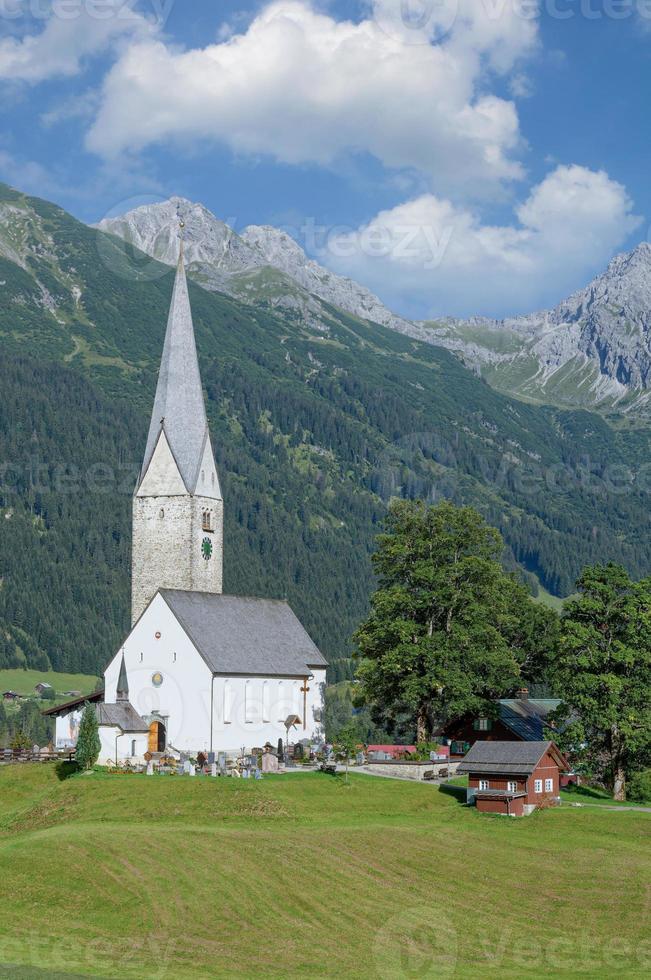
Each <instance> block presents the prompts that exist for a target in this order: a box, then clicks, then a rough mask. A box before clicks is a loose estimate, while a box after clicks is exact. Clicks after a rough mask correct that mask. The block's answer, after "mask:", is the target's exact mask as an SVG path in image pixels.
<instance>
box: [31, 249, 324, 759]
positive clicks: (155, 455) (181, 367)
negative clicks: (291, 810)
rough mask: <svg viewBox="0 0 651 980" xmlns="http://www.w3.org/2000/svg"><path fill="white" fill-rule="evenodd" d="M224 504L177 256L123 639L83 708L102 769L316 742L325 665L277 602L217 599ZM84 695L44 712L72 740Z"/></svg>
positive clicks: (139, 489) (138, 495)
mask: <svg viewBox="0 0 651 980" xmlns="http://www.w3.org/2000/svg"><path fill="white" fill-rule="evenodd" d="M223 523H224V501H223V498H222V492H221V486H220V481H219V475H218V472H217V466H216V463H215V457H214V453H213V448H212V443H211V438H210V432H209V428H208V419H207V415H206V409H205V404H204V395H203V389H202V385H201V377H200V373H199V362H198V358H197V351H196V345H195V337H194V328H193V323H192V313H191V309H190V299H189V295H188V286H187V281H186V275H185V268H184V261H183V248H182V244H181V252H180V256H179V262H178V266H177V270H176V279H175V283H174V290H173V294H172V301H171V307H170V312H169V318H168V323H167V332H166V336H165V342H164V347H163V355H162V361H161V365H160V371H159V376H158V384H157V389H156V395H155V400H154V408H153V413H152V417H151V422H150V426H149V434H148V438H147V444H146V448H145V455H144V459H143V464H142V469H141V472H140V476H139V479H138V483H137V486H136V489H135V493H134V498H133V548H132V569H131V573H132V574H131V577H132V595H131V609H132V628H131V631H130V633H129V635H128V636H127V637H126V639H125V641H124V643H123V645H122V646H121V648H120V649H119V650H118V651H117V652H116V654H115V656H114V657H113V659H112V660H111V662H110V663H109V665H108V666H107V668H106V671H105V673H104V694H103V697H102V698H101V701H100V700H98V699H93V700H95V705H96V713H97V717H98V721H99V725H100V738H101V741H102V751H101V754H100V762H103V761H105V760H106V759H118V760H120V759H127V758H132V759H137V760H141V759H142V757H143V755H144V754H145V752H152V753H153V752H161V753H163V752H166V751H167V752H186V753H197V752H200V751H202V752H206V753H210V752H217V751H225V752H240V751H241V750H242V749H243V748H244V749H246V750H247V751H250V750H251V749H252V748H253V747H259V746H262V745H264V744H265V742H267V741H268V742H270V743H271V744H273V745H276V744H277V743H278V740H279V738H282V739H283V740H284V739H285V738H286V737H287V729H286V727H285V722H286V720H287V719H288V717H289V716H292V715H294V716H297V717H298V719H299V721H298V724H297V725H296V728H295V729H294V730H293V735H294V737H295V738H296V739H297V740H304V739H308V740H313V739H318V738H319V737H320V736H321V734H322V728H321V717H322V711H323V690H324V686H325V680H326V667H327V663H326V660H325V659H324V657H323V655H322V654H321V653H320V651H319V650H318V648H317V647H316V645H315V643H314V642H313V641H312V639H311V638H310V636H309V635H308V634H307V632H306V630H305V629H304V627H303V626H302V625H301V623H300V622H299V620H298V619H297V617H296V615H295V614H294V612H293V611H292V609H291V608H290V606H289V605H288V603H287V602H286V601H284V600H278V599H265V598H254V597H248V596H233V595H224V594H223V592H222V582H223V554H224V534H223ZM88 700H89V699H88V698H80V699H76V700H75V701H72V702H68V703H67V704H65V705H60V706H59V707H58V708H53V709H51V710H50V711H49V712H46V714H49V715H53V716H55V717H56V719H57V722H56V744H57V747H59V748H68V747H70V746H71V743H74V742H75V741H76V734H77V730H78V725H79V719H80V716H81V710H82V708H83V704H84V703H85V702H86V701H88Z"/></svg>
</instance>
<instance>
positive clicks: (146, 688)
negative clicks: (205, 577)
mask: <svg viewBox="0 0 651 980" xmlns="http://www.w3.org/2000/svg"><path fill="white" fill-rule="evenodd" d="M158 633H159V634H160V637H159V638H158V637H157V635H156V634H158ZM123 649H124V657H125V663H126V668H127V675H128V680H129V700H130V702H131V704H132V705H133V706H134V708H135V709H136V711H137V712H138V713H139V714H140V715H142V716H143V717H144V718H145V719H146V720H151V719H152V718H156V717H160V718H161V720H162V721H163V722H164V723H165V724H166V728H167V740H168V744H171V745H172V746H173V747H174V748H175V749H178V750H180V751H189V752H197V751H200V750H204V751H209V750H210V748H211V727H212V749H213V751H216V752H217V751H236V750H239V749H240V748H242V746H244V747H245V748H247V749H250V748H252V747H254V746H261V745H264V743H265V742H266V741H269V742H271V743H272V745H274V746H275V745H276V743H277V741H278V739H279V738H280V737H282V738H283V741H284V740H285V737H286V732H285V726H284V724H283V722H284V720H285V718H286V717H287V715H289V714H297V715H299V716H300V717H301V719H302V718H303V694H302V693H301V691H300V687H301V686H302V685H303V680H302V679H301V678H290V677H285V678H272V677H269V678H266V679H265V678H261V677H249V678H246V677H228V678H226V677H222V676H218V677H216V678H215V679H214V681H213V675H212V673H211V671H210V669H209V668H208V667H207V666H206V664H205V662H204V660H203V659H202V658H201V656H200V655H199V653H198V652H197V651H196V649H195V648H194V646H193V645H192V643H191V642H190V640H189V639H188V637H187V635H186V634H185V632H184V631H183V629H182V628H181V626H180V625H179V623H178V622H177V621H176V619H175V617H174V616H173V615H172V612H171V610H170V608H169V606H168V605H167V603H166V602H165V601H164V599H162V597H161V596H157V597H156V598H155V600H154V601H153V602H152V604H151V605H150V606H149V608H148V609H147V611H146V612H145V614H144V615H143V616H142V618H141V619H140V621H139V622H138V623H137V624H136V626H135V628H134V629H133V631H132V632H131V634H130V636H129V637H128V639H127V640H126V642H125V644H124V648H123ZM121 655H122V649H121V650H119V651H118V652H117V654H116V656H115V657H114V659H113V660H112V661H111V663H110V665H109V667H108V668H107V670H106V673H105V683H106V695H105V696H106V701H107V702H114V701H115V695H116V686H117V679H118V673H119V670H120V661H121ZM156 673H160V674H161V675H162V677H163V683H162V684H161V685H160V687H155V686H154V684H153V681H152V678H153V676H154V674H156ZM314 675H315V676H314V679H313V680H312V681H310V682H309V683H308V686H309V688H310V690H309V693H308V695H307V717H306V727H305V728H303V725H302V724H301V725H300V726H299V728H297V729H294V730H293V731H292V732H291V733H290V742H295V741H298V740H300V739H302V738H312V737H314V736H317V735H318V733H319V732H320V730H321V724H320V722H318V721H317V720H316V719H315V717H314V716H315V712H318V710H320V709H322V684H323V683H325V670H324V669H323V668H321V669H320V670H318V671H316V670H315V671H314ZM265 680H266V684H267V686H266V688H265V687H264V682H265ZM211 704H212V726H211ZM155 712H158V715H156V714H155Z"/></svg>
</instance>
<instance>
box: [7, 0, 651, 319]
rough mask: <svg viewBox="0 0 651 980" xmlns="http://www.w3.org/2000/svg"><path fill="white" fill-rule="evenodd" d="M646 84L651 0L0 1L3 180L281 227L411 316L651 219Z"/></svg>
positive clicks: (581, 279)
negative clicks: (174, 202)
mask: <svg viewBox="0 0 651 980" xmlns="http://www.w3.org/2000/svg"><path fill="white" fill-rule="evenodd" d="M650 97H651V0H360V2H357V0H348V2H346V3H344V2H338V0H332V2H329V0H321V2H316V0H274V2H271V3H263V2H260V3H250V2H248V0H222V2H220V3H217V2H214V0H212V2H210V0H0V180H4V181H6V182H8V183H10V184H12V185H13V186H14V187H17V188H18V189H20V190H23V191H26V192H28V193H31V194H36V195H39V196H41V197H45V198H47V199H49V200H52V201H55V202H56V203H58V204H60V205H61V206H62V207H64V208H66V209H67V210H68V211H70V212H71V213H72V214H74V215H75V216H76V217H78V218H80V219H81V220H83V221H87V222H95V221H98V220H100V219H101V218H103V217H105V216H107V215H115V214H120V213H124V212H125V211H128V210H130V209H131V208H133V207H135V206H137V205H139V204H142V203H154V202H156V201H160V200H164V199H165V198H167V197H169V196H171V195H174V194H175V195H180V196H182V197H187V198H189V199H190V200H192V201H199V202H201V203H202V204H204V205H205V206H206V207H207V208H209V209H210V210H211V211H213V212H214V213H215V214H216V215H217V216H218V217H220V218H222V219H223V220H225V221H227V223H228V224H230V225H231V226H232V227H234V228H235V230H236V231H237V230H242V229H243V228H245V227H246V226H247V225H249V224H272V225H276V226H280V227H283V228H284V229H285V230H286V231H288V232H289V233H290V234H291V235H292V236H293V237H294V238H296V240H297V241H298V242H299V244H301V245H302V246H303V247H304V248H305V249H306V251H307V253H308V254H309V255H310V256H311V257H313V258H316V259H317V260H318V261H319V262H321V263H322V264H323V265H326V266H327V267H329V268H330V269H332V270H333V271H335V272H337V273H339V274H342V275H349V276H351V277H352V278H354V279H356V280H358V281H359V282H362V283H363V284H364V285H366V286H368V287H369V288H370V289H372V290H373V291H374V292H375V293H377V295H378V296H380V298H381V299H382V300H383V301H384V302H385V303H386V304H387V305H388V306H389V307H390V308H391V309H393V310H395V311H396V312H398V313H401V314H403V315H404V316H409V317H413V318H418V319H426V318H428V317H431V316H437V315H443V314H448V315H455V316H470V315H475V314H480V315H489V316H509V315H514V314H519V313H527V312H532V311H534V310H538V309H543V308H547V307H549V306H553V305H555V304H556V303H557V302H559V301H560V300H561V299H563V298H565V297H566V296H567V295H569V294H570V293H571V292H572V291H574V290H575V289H578V288H581V287H583V286H585V285H586V284H587V283H588V281H589V280H590V279H591V278H592V277H593V276H594V275H595V274H598V273H600V272H601V271H603V270H604V268H605V267H606V265H607V263H608V261H609V260H610V259H611V258H612V256H613V255H615V254H617V253H618V252H621V251H623V250H625V249H629V248H632V247H634V246H635V245H636V244H637V243H639V242H640V241H646V240H647V239H648V238H649V223H650V221H651V183H650V182H649V180H648V174H649V171H650V164H651V149H650V143H651V140H650V137H651V125H650V123H649V109H648V106H649V100H650Z"/></svg>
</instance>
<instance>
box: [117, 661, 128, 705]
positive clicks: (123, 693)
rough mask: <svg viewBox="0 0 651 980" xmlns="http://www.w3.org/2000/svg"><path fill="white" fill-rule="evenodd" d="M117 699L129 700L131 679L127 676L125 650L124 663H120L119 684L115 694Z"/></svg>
mask: <svg viewBox="0 0 651 980" xmlns="http://www.w3.org/2000/svg"><path fill="white" fill-rule="evenodd" d="M115 700H116V701H128V700H129V680H128V678H127V665H126V664H125V662H124V651H123V653H122V663H121V664H120V674H119V676H118V686H117V691H116V696H115Z"/></svg>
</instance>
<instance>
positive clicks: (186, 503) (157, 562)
mask: <svg viewBox="0 0 651 980" xmlns="http://www.w3.org/2000/svg"><path fill="white" fill-rule="evenodd" d="M181 228H183V223H182V222H181ZM223 508H224V505H223V501H222V495H221V490H220V486H219V476H218V474H217V467H216V465H215V457H214V454H213V449H212V444H211V441H210V432H209V430H208V418H207V415H206V407H205V404H204V399H203V389H202V385H201V375H200V373H199V360H198V358H197V348H196V344H195V339H194V328H193V325H192V311H191V309H190V297H189V295H188V284H187V280H186V277H185V265H184V260H183V242H181V247H180V252H179V261H178V265H177V268H176V277H175V280H174V288H173V291H172V302H171V305H170V311H169V316H168V320H167V331H166V334H165V343H164V346H163V356H162V359H161V366H160V372H159V375H158V384H157V387H156V396H155V398H154V409H153V412H152V416H151V422H150V425H149V435H148V437H147V446H146V448H145V456H144V460H143V464H142V469H141V471H140V476H139V478H138V485H137V487H136V491H135V494H134V498H133V548H132V567H131V616H132V621H133V622H135V621H136V620H137V619H138V618H139V616H140V615H141V614H142V613H143V612H144V610H145V608H146V607H147V605H148V604H149V602H151V600H152V599H153V598H154V596H155V595H156V593H157V592H158V591H159V589H182V590H184V591H194V592H216V593H219V592H221V591H222V561H223V522H224V510H223Z"/></svg>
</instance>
